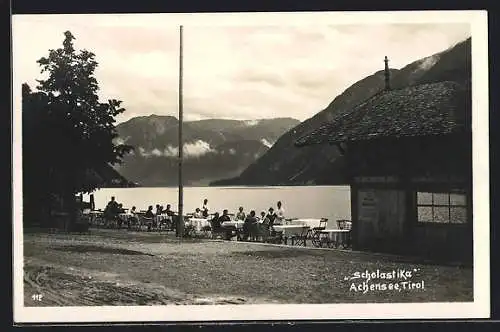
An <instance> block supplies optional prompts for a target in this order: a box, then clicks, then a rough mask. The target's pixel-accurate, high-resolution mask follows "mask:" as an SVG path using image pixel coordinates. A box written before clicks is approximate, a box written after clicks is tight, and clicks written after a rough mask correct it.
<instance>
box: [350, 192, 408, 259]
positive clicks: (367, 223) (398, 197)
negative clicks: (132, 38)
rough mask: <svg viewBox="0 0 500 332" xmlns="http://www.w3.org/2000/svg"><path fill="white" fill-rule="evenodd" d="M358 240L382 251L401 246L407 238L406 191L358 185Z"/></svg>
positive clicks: (361, 245) (362, 244)
mask: <svg viewBox="0 0 500 332" xmlns="http://www.w3.org/2000/svg"><path fill="white" fill-rule="evenodd" d="M356 210H357V211H356V215H357V218H356V223H357V232H356V234H355V236H356V243H357V245H358V246H359V247H361V248H365V247H366V248H368V247H375V248H378V249H380V250H383V249H388V248H391V247H394V246H397V245H399V243H400V242H401V240H402V239H403V237H404V222H405V215H406V207H405V193H404V191H402V190H397V189H380V188H367V187H365V188H359V189H357V203H356Z"/></svg>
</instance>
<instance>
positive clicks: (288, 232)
mask: <svg viewBox="0 0 500 332" xmlns="http://www.w3.org/2000/svg"><path fill="white" fill-rule="evenodd" d="M273 228H274V230H275V231H276V232H282V233H283V236H294V235H304V236H305V234H306V233H307V231H308V230H309V228H311V227H309V226H304V225H275V226H273Z"/></svg>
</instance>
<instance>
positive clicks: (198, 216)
mask: <svg viewBox="0 0 500 332" xmlns="http://www.w3.org/2000/svg"><path fill="white" fill-rule="evenodd" d="M193 217H194V218H200V219H201V218H203V214H202V213H201V211H200V208H196V210H195V211H194V214H193Z"/></svg>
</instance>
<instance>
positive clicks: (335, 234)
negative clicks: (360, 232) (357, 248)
mask: <svg viewBox="0 0 500 332" xmlns="http://www.w3.org/2000/svg"><path fill="white" fill-rule="evenodd" d="M350 232H351V230H350V229H324V230H322V231H320V234H321V235H324V236H323V237H322V238H320V242H326V244H327V245H328V247H338V246H340V245H342V246H343V247H344V248H347V247H348V246H349V245H350V238H349V236H350V234H351V233H350ZM320 246H321V245H320Z"/></svg>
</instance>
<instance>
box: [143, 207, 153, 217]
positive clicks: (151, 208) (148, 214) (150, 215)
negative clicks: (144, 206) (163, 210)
mask: <svg viewBox="0 0 500 332" xmlns="http://www.w3.org/2000/svg"><path fill="white" fill-rule="evenodd" d="M144 216H145V217H146V218H151V219H153V218H154V217H155V215H154V213H153V206H152V205H150V206H149V207H148V210H147V211H146V214H145V215H144Z"/></svg>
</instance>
